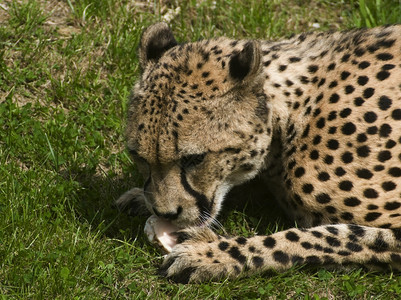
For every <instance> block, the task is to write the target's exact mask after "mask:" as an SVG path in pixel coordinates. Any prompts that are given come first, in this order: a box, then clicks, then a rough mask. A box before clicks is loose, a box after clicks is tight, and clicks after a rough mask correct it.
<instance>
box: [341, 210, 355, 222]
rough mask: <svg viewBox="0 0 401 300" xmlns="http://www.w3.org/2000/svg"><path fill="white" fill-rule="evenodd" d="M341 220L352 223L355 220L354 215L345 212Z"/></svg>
mask: <svg viewBox="0 0 401 300" xmlns="http://www.w3.org/2000/svg"><path fill="white" fill-rule="evenodd" d="M341 218H342V219H343V220H346V221H351V220H352V219H353V218H354V215H353V214H351V213H349V212H344V213H342V214H341Z"/></svg>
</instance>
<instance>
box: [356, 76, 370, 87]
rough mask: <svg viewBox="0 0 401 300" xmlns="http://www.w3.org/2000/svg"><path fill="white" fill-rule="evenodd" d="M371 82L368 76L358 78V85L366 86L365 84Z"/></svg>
mask: <svg viewBox="0 0 401 300" xmlns="http://www.w3.org/2000/svg"><path fill="white" fill-rule="evenodd" d="M368 81H369V77H368V76H359V77H358V84H359V85H362V86H364V85H365V84H367V83H368Z"/></svg>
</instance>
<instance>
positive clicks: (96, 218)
mask: <svg viewBox="0 0 401 300" xmlns="http://www.w3.org/2000/svg"><path fill="white" fill-rule="evenodd" d="M67 176H69V177H70V178H71V177H72V178H73V179H74V181H76V182H77V183H78V184H79V187H80V188H79V189H78V190H77V191H76V198H77V199H76V201H74V203H73V204H72V206H73V207H72V209H73V210H74V212H75V214H76V215H77V217H78V219H79V220H80V222H82V223H86V224H89V225H90V228H91V230H94V231H97V232H99V231H100V232H101V234H103V235H104V236H106V237H108V238H112V239H122V240H129V239H132V238H136V237H141V236H142V234H143V226H144V224H145V221H146V217H143V216H136V217H132V216H128V215H126V214H124V213H121V212H119V211H118V210H117V209H116V208H115V207H113V203H114V201H115V200H116V199H117V198H118V197H119V196H120V195H121V194H123V193H124V192H125V191H127V190H128V189H130V188H133V187H135V186H138V182H140V180H139V176H138V175H136V173H135V172H130V173H129V174H123V175H116V174H111V175H108V174H98V173H97V172H95V170H93V169H80V170H77V171H75V172H69V174H68V175H67Z"/></svg>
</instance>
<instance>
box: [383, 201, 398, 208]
mask: <svg viewBox="0 0 401 300" xmlns="http://www.w3.org/2000/svg"><path fill="white" fill-rule="evenodd" d="M400 207H401V203H400V202H397V201H393V202H386V204H385V205H384V209H386V210H395V209H398V208H400Z"/></svg>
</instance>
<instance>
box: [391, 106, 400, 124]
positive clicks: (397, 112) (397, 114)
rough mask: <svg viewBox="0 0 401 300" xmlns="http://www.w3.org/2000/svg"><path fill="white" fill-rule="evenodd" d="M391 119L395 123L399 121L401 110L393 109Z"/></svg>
mask: <svg viewBox="0 0 401 300" xmlns="http://www.w3.org/2000/svg"><path fill="white" fill-rule="evenodd" d="M391 117H392V118H393V119H394V120H396V121H398V120H401V109H399V108H397V109H394V110H393V112H392V113H391Z"/></svg>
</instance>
